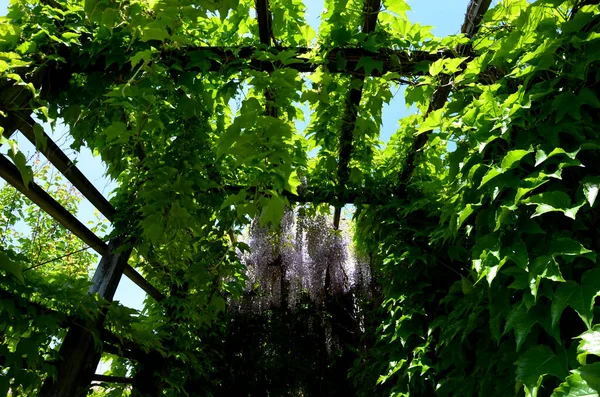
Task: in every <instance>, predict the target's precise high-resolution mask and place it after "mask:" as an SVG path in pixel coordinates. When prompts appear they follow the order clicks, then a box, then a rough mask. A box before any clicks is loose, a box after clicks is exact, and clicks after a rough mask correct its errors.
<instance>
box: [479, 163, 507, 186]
mask: <svg viewBox="0 0 600 397" xmlns="http://www.w3.org/2000/svg"><path fill="white" fill-rule="evenodd" d="M503 173H504V170H502V168H500V167H492V168H490V169H489V170H488V171H487V172H486V173H485V175H484V176H483V178H481V183H480V184H479V189H481V188H482V187H483V186H485V184H486V183H488V182H489V181H491V180H492V179H494V178H495V177H497V176H498V175H502V174H503Z"/></svg>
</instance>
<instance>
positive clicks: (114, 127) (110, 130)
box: [104, 121, 127, 142]
mask: <svg viewBox="0 0 600 397" xmlns="http://www.w3.org/2000/svg"><path fill="white" fill-rule="evenodd" d="M126 131H127V125H125V123H121V122H120V121H116V122H114V123H112V124H111V125H110V126H108V127H107V128H106V129H105V130H104V133H105V134H106V140H107V142H112V141H115V140H119V139H121V140H122V139H123V136H124V135H126V134H125V133H126Z"/></svg>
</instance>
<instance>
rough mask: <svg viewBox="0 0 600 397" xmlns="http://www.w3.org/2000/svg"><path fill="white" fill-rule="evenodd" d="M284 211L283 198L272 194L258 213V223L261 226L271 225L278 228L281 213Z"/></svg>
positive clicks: (281, 216)
mask: <svg viewBox="0 0 600 397" xmlns="http://www.w3.org/2000/svg"><path fill="white" fill-rule="evenodd" d="M284 209H285V201H284V199H283V197H281V196H279V195H278V194H277V193H275V192H273V195H272V196H271V198H270V199H269V201H268V202H267V205H265V206H264V207H263V209H262V212H261V213H260V218H259V223H260V225H261V226H265V225H267V224H271V225H273V226H275V227H276V226H278V225H279V224H280V222H281V218H283V212H284Z"/></svg>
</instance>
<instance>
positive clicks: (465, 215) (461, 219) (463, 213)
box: [456, 204, 473, 230]
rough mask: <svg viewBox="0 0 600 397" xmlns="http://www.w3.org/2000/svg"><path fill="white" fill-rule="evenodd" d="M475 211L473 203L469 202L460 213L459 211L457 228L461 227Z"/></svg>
mask: <svg viewBox="0 0 600 397" xmlns="http://www.w3.org/2000/svg"><path fill="white" fill-rule="evenodd" d="M472 213H473V206H472V205H471V204H467V205H465V208H463V209H462V210H461V211H460V212H459V213H458V222H457V225H456V229H457V230H458V229H460V227H461V225H462V224H463V222H464V221H465V220H466V219H467V218H468V217H469V215H471V214H472Z"/></svg>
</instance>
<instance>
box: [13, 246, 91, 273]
mask: <svg viewBox="0 0 600 397" xmlns="http://www.w3.org/2000/svg"><path fill="white" fill-rule="evenodd" d="M90 248H91V247H90V246H89V245H86V246H85V247H83V248H81V249H78V250H77V251H73V252H68V253H66V254H64V255H61V256H57V257H56V258H52V259H48V260H47V261H44V262H40V263H38V264H35V265H33V266H30V267H28V268H27V269H25V270H23V272H26V271H28V270H32V269H36V268H38V267H40V266H43V265H46V264H48V263H50V262H55V261H58V260H61V259H64V258H67V257H69V256H71V255H75V254H78V253H80V252H82V251H85V250H88V249H90Z"/></svg>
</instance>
